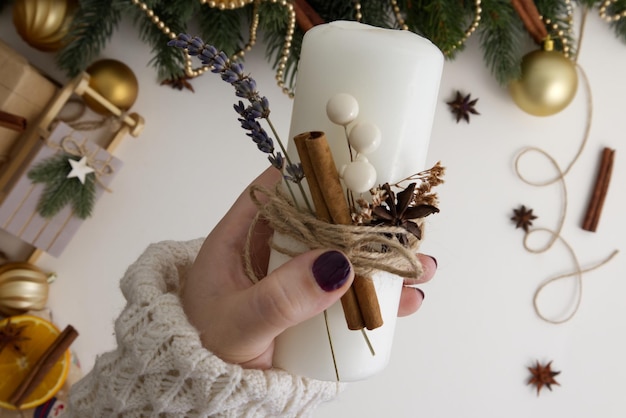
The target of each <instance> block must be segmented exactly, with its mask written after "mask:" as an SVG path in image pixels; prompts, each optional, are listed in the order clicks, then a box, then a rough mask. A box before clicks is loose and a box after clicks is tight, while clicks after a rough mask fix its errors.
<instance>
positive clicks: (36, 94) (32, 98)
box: [0, 41, 57, 163]
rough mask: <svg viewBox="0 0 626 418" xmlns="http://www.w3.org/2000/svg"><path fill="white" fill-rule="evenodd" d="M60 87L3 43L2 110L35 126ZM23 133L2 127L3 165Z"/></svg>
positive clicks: (0, 61)
mask: <svg viewBox="0 0 626 418" xmlns="http://www.w3.org/2000/svg"><path fill="white" fill-rule="evenodd" d="M56 92H57V87H56V85H55V84H54V83H53V82H52V81H50V80H49V79H48V78H46V77H45V76H44V75H42V74H41V73H40V72H39V71H37V70H36V69H35V68H34V67H32V66H31V65H29V63H28V61H27V60H26V58H24V57H23V56H22V55H20V54H18V53H17V52H16V51H14V50H13V49H11V48H10V47H9V46H8V45H6V44H4V43H3V42H1V41H0V110H2V111H4V112H8V113H12V114H14V115H17V116H21V117H23V118H25V119H26V120H27V121H28V123H29V124H33V123H34V122H35V121H36V120H37V118H38V116H39V114H40V113H41V112H42V111H43V110H44V109H45V107H46V106H47V105H48V103H50V101H51V100H52V99H53V98H54V96H55V94H56ZM19 136H20V133H19V132H17V131H15V130H11V129H9V128H6V127H3V126H0V163H1V162H3V161H6V160H7V159H9V158H10V155H11V151H12V149H13V147H14V145H15V143H16V141H17V140H18V138H19Z"/></svg>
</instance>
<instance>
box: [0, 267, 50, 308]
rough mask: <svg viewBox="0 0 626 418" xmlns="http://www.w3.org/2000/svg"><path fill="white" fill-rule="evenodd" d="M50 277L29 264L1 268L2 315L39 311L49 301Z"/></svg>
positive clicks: (0, 295)
mask: <svg viewBox="0 0 626 418" xmlns="http://www.w3.org/2000/svg"><path fill="white" fill-rule="evenodd" d="M48 288H49V285H48V275H47V274H45V273H44V272H43V271H41V270H40V269H39V268H37V267H36V266H34V265H32V264H29V263H6V264H3V265H1V266H0V313H2V314H4V315H9V316H11V315H18V314H22V313H24V312H27V311H29V310H39V309H43V308H44V307H45V306H46V303H47V301H48Z"/></svg>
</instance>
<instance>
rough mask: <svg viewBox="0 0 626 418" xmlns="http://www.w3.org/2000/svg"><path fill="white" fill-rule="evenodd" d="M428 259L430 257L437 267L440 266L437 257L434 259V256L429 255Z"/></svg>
mask: <svg viewBox="0 0 626 418" xmlns="http://www.w3.org/2000/svg"><path fill="white" fill-rule="evenodd" d="M427 257H430V258H431V259H432V260H433V261H434V262H435V267H438V266H439V264H438V263H437V259H436V258H435V257H433V256H432V255H427Z"/></svg>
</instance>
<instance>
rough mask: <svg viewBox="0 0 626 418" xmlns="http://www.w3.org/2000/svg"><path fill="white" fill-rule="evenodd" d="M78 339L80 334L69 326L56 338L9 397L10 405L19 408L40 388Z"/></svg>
mask: <svg viewBox="0 0 626 418" xmlns="http://www.w3.org/2000/svg"><path fill="white" fill-rule="evenodd" d="M76 337H78V332H77V331H76V330H75V329H74V327H72V326H71V325H68V326H67V327H65V329H64V330H63V332H62V333H61V334H59V335H58V336H57V338H55V340H54V341H53V342H52V344H51V345H50V347H48V348H47V349H46V351H45V352H44V353H43V354H42V355H41V357H40V358H39V359H38V360H37V362H36V363H35V365H34V366H33V368H32V369H31V370H30V372H28V374H27V375H26V377H24V379H23V380H22V381H21V382H20V384H19V385H18V386H17V388H16V389H15V391H13V393H12V394H11V396H10V397H9V403H10V404H12V405H15V406H16V407H19V406H20V405H21V404H22V403H24V401H25V400H26V398H28V396H29V395H30V394H31V393H32V392H33V390H35V389H36V388H37V386H39V384H40V383H41V381H42V380H43V378H44V377H45V376H46V374H48V372H49V371H50V369H52V366H54V365H55V364H56V362H57V361H58V360H59V359H60V358H61V356H62V355H63V354H64V353H65V351H66V350H67V349H68V348H69V346H70V345H71V344H72V342H74V340H75V339H76Z"/></svg>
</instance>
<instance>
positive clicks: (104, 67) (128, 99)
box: [83, 59, 139, 115]
mask: <svg viewBox="0 0 626 418" xmlns="http://www.w3.org/2000/svg"><path fill="white" fill-rule="evenodd" d="M85 71H86V72H87V73H88V74H89V76H90V78H89V87H91V88H92V89H94V90H95V91H97V92H98V93H100V95H102V97H104V98H105V99H106V100H108V101H109V102H111V103H112V104H113V105H115V106H117V107H118V108H119V109H120V110H122V111H123V112H124V111H127V110H128V109H130V108H131V107H132V106H133V104H134V103H135V100H137V95H138V94H139V83H138V82H137V77H136V76H135V73H133V70H131V69H130V68H129V67H128V66H127V65H126V64H124V63H123V62H121V61H118V60H114V59H103V60H99V61H96V62H94V63H93V64H91V65H90V66H89V67H88V68H87V69H86V70H85ZM83 98H84V100H85V104H86V105H87V106H89V108H90V109H91V110H93V111H94V112H97V113H100V114H102V115H107V114H109V111H108V110H107V109H106V108H105V107H104V106H102V105H101V104H100V103H98V101H97V100H96V99H93V98H91V97H89V96H87V95H85V96H83Z"/></svg>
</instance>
